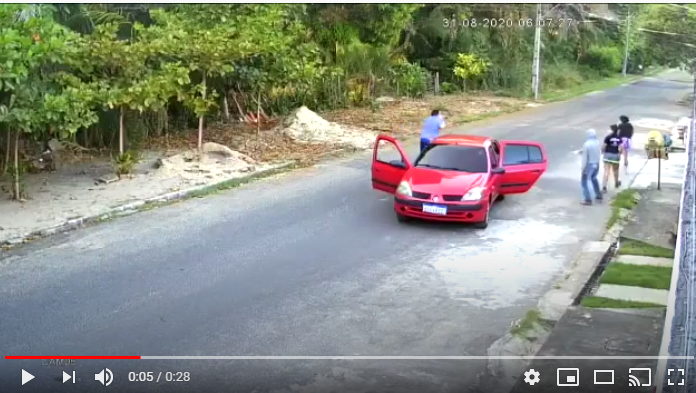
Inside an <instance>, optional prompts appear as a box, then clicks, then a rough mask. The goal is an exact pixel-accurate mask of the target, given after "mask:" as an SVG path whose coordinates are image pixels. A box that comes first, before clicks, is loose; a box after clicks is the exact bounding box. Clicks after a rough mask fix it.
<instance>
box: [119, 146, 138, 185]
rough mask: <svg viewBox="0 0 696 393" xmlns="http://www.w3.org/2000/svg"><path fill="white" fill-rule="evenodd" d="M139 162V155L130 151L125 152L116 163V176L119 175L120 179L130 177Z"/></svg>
mask: <svg viewBox="0 0 696 393" xmlns="http://www.w3.org/2000/svg"><path fill="white" fill-rule="evenodd" d="M139 160H140V157H139V155H138V153H136V152H133V151H130V150H129V151H125V152H123V154H119V155H118V156H117V157H116V160H115V162H114V166H115V169H116V175H118V177H119V178H120V177H121V176H122V175H128V174H131V173H133V168H134V167H135V164H137V163H138V161H139Z"/></svg>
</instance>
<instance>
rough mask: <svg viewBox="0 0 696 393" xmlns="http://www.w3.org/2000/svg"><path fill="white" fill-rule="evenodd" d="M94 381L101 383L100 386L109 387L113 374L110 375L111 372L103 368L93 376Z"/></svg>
mask: <svg viewBox="0 0 696 393" xmlns="http://www.w3.org/2000/svg"><path fill="white" fill-rule="evenodd" d="M94 380H95V381H99V382H101V384H102V385H104V386H109V385H111V382H113V381H114V374H113V373H111V370H109V369H108V368H105V369H103V370H101V371H100V372H99V373H98V374H94Z"/></svg>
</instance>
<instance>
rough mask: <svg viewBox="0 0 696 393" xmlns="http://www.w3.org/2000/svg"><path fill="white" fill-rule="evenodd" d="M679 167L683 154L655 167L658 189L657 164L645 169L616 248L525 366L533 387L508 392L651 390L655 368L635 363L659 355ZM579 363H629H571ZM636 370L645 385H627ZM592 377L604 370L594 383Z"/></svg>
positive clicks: (519, 382)
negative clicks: (534, 375) (533, 378)
mask: <svg viewBox="0 0 696 393" xmlns="http://www.w3.org/2000/svg"><path fill="white" fill-rule="evenodd" d="M684 162H685V154H684V153H672V154H670V159H669V160H668V161H663V162H661V166H662V168H661V169H662V177H661V190H657V184H656V183H657V165H658V163H657V161H654V160H653V161H648V162H646V163H645V166H644V167H643V169H642V170H641V172H640V173H639V174H638V175H637V176H636V178H635V179H634V181H633V182H632V185H631V188H632V189H633V190H634V192H635V193H637V194H639V198H640V199H638V200H637V201H636V202H635V206H634V208H633V210H632V214H631V216H629V219H628V222H627V223H626V224H625V225H624V228H623V230H622V231H621V237H620V240H619V242H618V245H617V249H616V250H615V252H610V253H608V254H607V258H605V260H603V261H602V263H600V266H599V268H598V269H597V272H596V273H595V274H594V275H593V277H592V279H591V280H590V282H589V283H588V285H587V286H586V289H585V291H584V293H583V294H582V295H581V296H579V299H577V300H576V303H578V304H579V305H576V306H573V307H570V308H569V309H568V310H567V311H566V312H565V314H564V315H563V317H562V318H561V319H560V320H559V321H558V322H557V323H556V325H555V326H554V328H553V330H552V332H551V334H550V335H549V337H548V339H547V340H546V341H545V343H544V344H543V345H542V347H541V349H540V350H539V352H537V354H536V358H535V360H534V361H532V363H531V364H530V365H529V366H528V367H527V370H529V369H534V370H535V371H536V372H539V377H540V381H539V383H537V384H535V385H533V386H531V385H529V384H527V383H525V375H524V374H522V375H520V377H519V378H518V379H517V381H516V383H515V386H514V387H513V389H512V390H511V393H523V392H536V393H538V392H551V391H554V392H555V391H557V390H558V389H559V385H558V383H559V382H560V383H562V384H563V383H565V384H567V386H573V387H572V388H571V390H572V391H573V392H588V393H589V392H592V393H603V392H624V391H626V392H629V391H630V392H652V391H653V386H654V385H655V384H656V377H657V376H656V367H657V362H658V361H657V360H650V359H644V360H641V359H635V357H640V356H658V355H659V351H660V345H661V338H662V329H663V326H664V322H665V308H664V306H665V305H666V302H667V296H668V290H669V284H670V281H671V265H672V263H673V250H674V238H673V234H672V233H673V231H674V229H675V223H676V222H677V218H678V213H679V212H678V209H679V200H680V193H681V183H682V171H683V168H684ZM629 193H630V192H629ZM629 195H630V194H629ZM540 356H568V357H571V358H570V359H553V360H548V359H546V360H545V359H539V358H538V357H540ZM578 356H589V357H609V356H614V357H620V356H626V357H634V359H625V358H624V359H617V358H604V359H602V358H595V359H573V358H572V357H578ZM635 368H643V369H650V371H648V370H632V371H631V372H630V374H631V375H635V376H636V377H637V378H638V379H639V380H640V383H641V384H644V386H642V385H641V386H637V387H636V386H629V369H635ZM558 369H566V370H560V371H559V370H558ZM595 370H603V372H600V373H598V374H597V379H595ZM576 373H577V374H576ZM612 373H613V384H596V383H595V382H607V383H608V382H610V381H611V378H612V377H611V374H612ZM569 377H570V379H569ZM574 377H575V380H574V382H571V381H572V380H573V378H574ZM566 389H567V388H566Z"/></svg>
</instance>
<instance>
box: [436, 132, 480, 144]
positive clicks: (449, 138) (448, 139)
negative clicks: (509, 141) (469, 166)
mask: <svg viewBox="0 0 696 393" xmlns="http://www.w3.org/2000/svg"><path fill="white" fill-rule="evenodd" d="M490 140H491V138H489V137H487V136H478V135H452V134H450V135H442V136H439V137H437V138H435V139H434V140H433V143H438V144H443V145H464V146H480V147H485V146H486V142H487V141H490ZM489 143H490V142H489Z"/></svg>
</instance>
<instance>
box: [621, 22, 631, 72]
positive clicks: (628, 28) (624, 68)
mask: <svg viewBox="0 0 696 393" xmlns="http://www.w3.org/2000/svg"><path fill="white" fill-rule="evenodd" d="M630 37H631V14H630V12H629V13H628V15H627V16H626V49H625V52H624V62H623V71H622V72H621V73H622V74H623V77H624V78H625V77H626V70H627V69H628V43H629V38H630Z"/></svg>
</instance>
